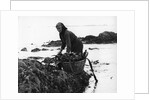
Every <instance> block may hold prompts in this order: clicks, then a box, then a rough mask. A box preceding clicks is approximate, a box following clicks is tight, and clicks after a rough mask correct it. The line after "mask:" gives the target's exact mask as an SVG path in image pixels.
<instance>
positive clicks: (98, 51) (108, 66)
mask: <svg viewBox="0 0 150 100" xmlns="http://www.w3.org/2000/svg"><path fill="white" fill-rule="evenodd" d="M23 47H26V48H27V51H20V50H21V49H22V48H23ZM34 48H39V49H42V48H45V49H48V50H47V51H39V52H31V50H32V49H34ZM58 48H60V47H41V45H35V44H33V45H26V46H22V47H20V48H19V49H18V58H20V59H24V58H27V57H31V56H32V57H53V56H54V55H56V54H57V53H58V52H59V50H58ZM84 50H87V51H88V57H87V58H89V59H90V61H91V62H94V61H98V63H92V65H93V69H94V73H95V75H96V77H97V79H98V83H97V84H95V80H94V77H91V78H90V80H89V83H90V84H89V86H88V87H87V88H86V91H85V93H116V92H117V44H84ZM64 52H65V50H64V51H63V53H64ZM84 70H85V71H86V72H87V73H92V72H91V70H90V66H89V63H88V61H86V64H85V67H84ZM95 85H96V86H95Z"/></svg>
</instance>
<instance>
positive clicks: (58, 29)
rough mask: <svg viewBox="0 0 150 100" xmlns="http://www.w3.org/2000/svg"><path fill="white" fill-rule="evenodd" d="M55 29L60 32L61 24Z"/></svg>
mask: <svg viewBox="0 0 150 100" xmlns="http://www.w3.org/2000/svg"><path fill="white" fill-rule="evenodd" d="M56 28H57V31H58V32H59V33H60V32H62V26H61V25H58V26H57V27H56Z"/></svg>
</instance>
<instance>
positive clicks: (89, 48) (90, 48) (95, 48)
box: [89, 48, 99, 50]
mask: <svg viewBox="0 0 150 100" xmlns="http://www.w3.org/2000/svg"><path fill="white" fill-rule="evenodd" d="M95 49H97V50H99V48H89V50H95Z"/></svg>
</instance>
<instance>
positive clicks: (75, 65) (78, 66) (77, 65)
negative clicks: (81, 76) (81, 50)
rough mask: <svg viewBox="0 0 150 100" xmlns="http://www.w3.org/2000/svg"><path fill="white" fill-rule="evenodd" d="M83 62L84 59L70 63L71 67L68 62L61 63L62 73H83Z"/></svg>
mask: <svg viewBox="0 0 150 100" xmlns="http://www.w3.org/2000/svg"><path fill="white" fill-rule="evenodd" d="M85 62H86V59H83V60H80V61H75V62H71V66H70V64H69V62H62V63H61V64H62V67H63V69H64V71H66V72H68V73H72V71H73V73H76V74H78V73H81V72H83V70H84V65H85ZM70 67H71V68H72V69H71V68H70Z"/></svg>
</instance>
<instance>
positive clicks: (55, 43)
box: [42, 40, 62, 47]
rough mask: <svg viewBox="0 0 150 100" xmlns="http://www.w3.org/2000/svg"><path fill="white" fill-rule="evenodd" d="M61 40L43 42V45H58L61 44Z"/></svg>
mask: <svg viewBox="0 0 150 100" xmlns="http://www.w3.org/2000/svg"><path fill="white" fill-rule="evenodd" d="M61 44H62V43H61V40H56V41H51V42H49V43H48V44H43V45H42V46H43V47H58V46H61Z"/></svg>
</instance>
